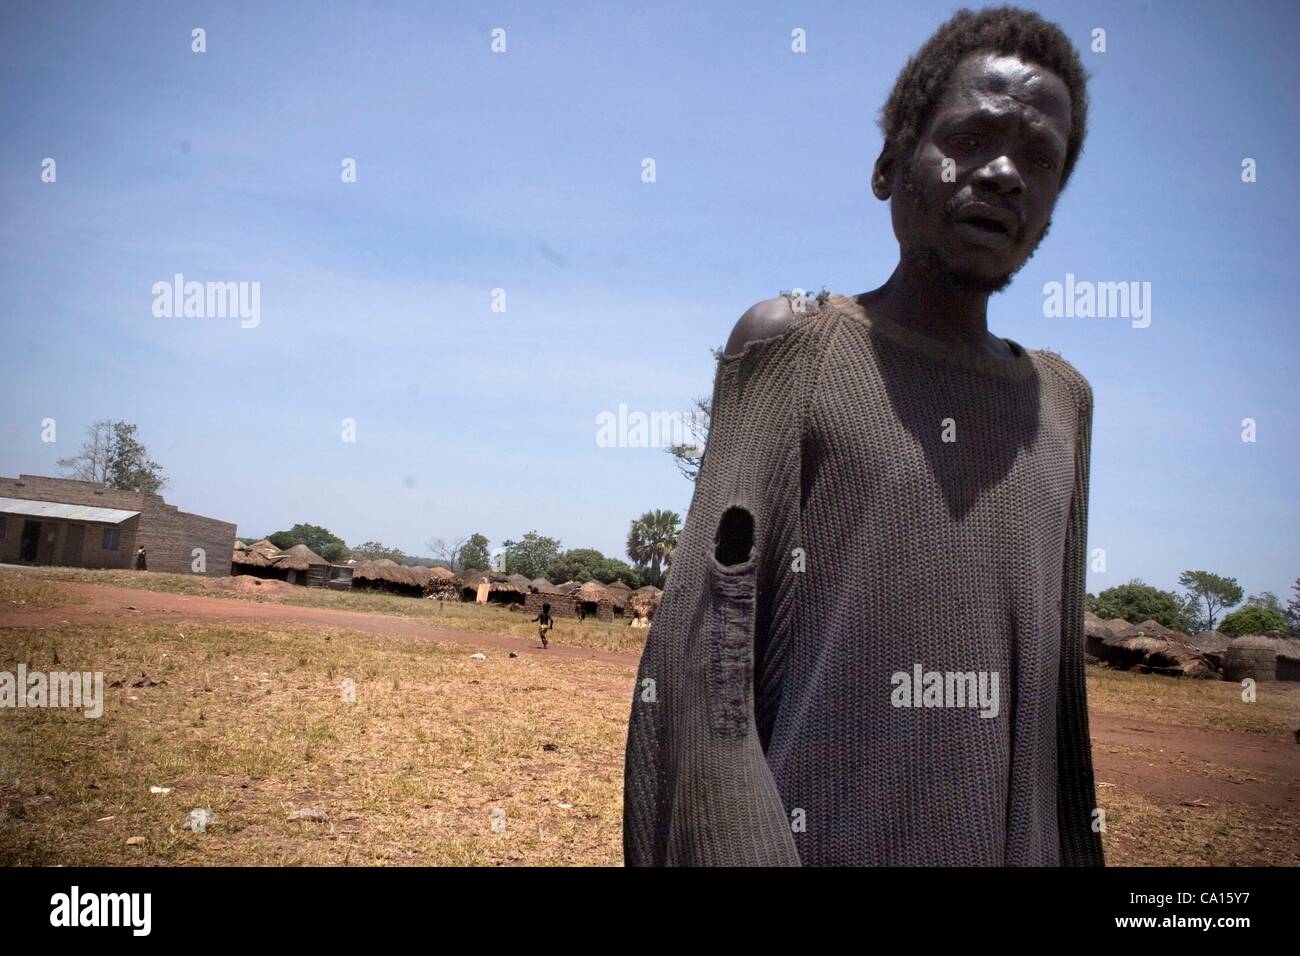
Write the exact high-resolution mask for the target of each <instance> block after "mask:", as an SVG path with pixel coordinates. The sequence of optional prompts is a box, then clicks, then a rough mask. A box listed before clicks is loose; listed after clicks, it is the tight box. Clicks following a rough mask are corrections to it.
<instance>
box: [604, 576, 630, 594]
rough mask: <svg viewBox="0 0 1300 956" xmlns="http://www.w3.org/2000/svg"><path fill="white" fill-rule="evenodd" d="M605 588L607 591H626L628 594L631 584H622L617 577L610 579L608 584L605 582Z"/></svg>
mask: <svg viewBox="0 0 1300 956" xmlns="http://www.w3.org/2000/svg"><path fill="white" fill-rule="evenodd" d="M605 589H606V590H608V591H626V592H627V593H629V594H631V593H632V588H631V586H630V585H627V584H624V583H623V582H622V581H620V580H618V579H615V580H613V581H610V582H609V583H608V584H606V585H605Z"/></svg>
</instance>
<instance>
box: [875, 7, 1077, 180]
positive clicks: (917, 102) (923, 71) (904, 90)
mask: <svg viewBox="0 0 1300 956" xmlns="http://www.w3.org/2000/svg"><path fill="white" fill-rule="evenodd" d="M984 51H988V52H990V53H997V54H998V55H1000V56H1017V57H1020V58H1021V59H1022V60H1025V61H1027V62H1032V63H1036V64H1038V65H1039V66H1042V67H1046V68H1047V69H1049V70H1051V71H1052V72H1053V73H1055V74H1056V75H1057V76H1059V77H1060V78H1061V79H1062V80H1064V81H1065V85H1066V87H1067V88H1068V89H1069V91H1070V135H1069V139H1068V141H1067V143H1066V151H1065V165H1064V167H1063V168H1062V171H1061V185H1062V187H1064V186H1065V184H1066V182H1068V181H1069V179H1070V173H1071V172H1073V171H1074V164H1075V162H1076V161H1077V160H1078V158H1079V153H1080V152H1081V151H1082V150H1083V138H1084V134H1085V133H1086V132H1087V129H1088V74H1087V72H1086V71H1085V70H1084V68H1083V64H1082V63H1080V62H1079V53H1078V51H1077V50H1075V48H1074V44H1073V43H1071V42H1070V39H1069V37H1067V36H1066V35H1065V33H1064V32H1062V30H1061V28H1060V27H1058V26H1057V25H1056V24H1054V23H1050V22H1048V21H1047V20H1044V19H1043V18H1042V17H1040V16H1039V15H1038V14H1036V13H1031V12H1030V11H1028V10H1021V9H1019V8H1017V7H988V8H986V9H984V10H980V11H979V12H978V13H976V12H972V11H970V10H958V11H957V12H956V13H955V14H953V16H952V18H951V19H950V20H948V22H947V23H945V24H944V25H943V26H941V27H939V29H938V30H936V31H935V32H934V35H933V36H931V37H930V39H928V40H926V41H925V45H924V46H922V47H921V49H919V50H917V51H916V53H915V54H914V55H913V56H912V58H911V59H909V60H908V61H907V65H906V66H904V67H903V69H902V71H901V72H899V74H898V79H897V80H895V81H894V89H893V91H892V92H891V93H890V94H889V99H888V100H886V102H885V105H884V107H883V108H882V109H881V110H880V129H881V132H882V133H884V134H885V141H886V142H887V143H892V144H893V145H894V147H895V149H896V150H897V151H898V153H899V155H901V156H906V157H910V156H911V154H912V151H913V150H914V149H915V148H916V144H917V141H918V140H919V139H920V137H921V131H922V130H923V129H925V124H926V123H927V122H928V121H929V119H930V113H931V112H932V111H933V110H934V107H935V104H937V103H938V102H939V99H940V98H941V97H942V96H943V94H944V92H945V91H946V89H947V87H948V79H949V77H950V76H952V73H953V71H954V70H955V69H956V68H957V65H958V64H959V63H961V61H962V60H964V59H965V58H966V57H968V56H970V55H971V54H972V53H981V52H984Z"/></svg>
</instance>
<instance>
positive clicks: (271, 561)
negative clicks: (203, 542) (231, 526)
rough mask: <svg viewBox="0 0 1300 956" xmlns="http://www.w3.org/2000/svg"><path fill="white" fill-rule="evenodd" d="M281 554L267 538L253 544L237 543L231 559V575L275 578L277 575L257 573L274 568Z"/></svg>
mask: <svg viewBox="0 0 1300 956" xmlns="http://www.w3.org/2000/svg"><path fill="white" fill-rule="evenodd" d="M279 553H280V549H279V548H277V547H276V546H275V545H273V544H272V543H271V542H270V541H267V540H266V539H265V538H263V539H262V540H261V541H254V542H253V543H252V544H244V543H243V542H242V541H236V542H235V549H234V552H233V553H232V554H231V558H230V573H231V574H256V575H257V576H258V577H275V575H270V574H257V572H258V570H259V569H266V568H272V567H274V566H275V558H276V555H278V554H279Z"/></svg>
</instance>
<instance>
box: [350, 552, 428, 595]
mask: <svg viewBox="0 0 1300 956" xmlns="http://www.w3.org/2000/svg"><path fill="white" fill-rule="evenodd" d="M352 585H353V587H356V588H363V589H367V590H372V591H387V592H388V593H389V594H404V595H406V596H407V597H423V596H424V583H423V578H422V576H421V575H419V574H417V573H416V569H415V568H411V567H407V566H406V565H404V564H398V563H397V562H396V561H394V560H392V559H391V558H379V559H377V560H374V561H359V562H357V563H356V564H355V565H353V567H352Z"/></svg>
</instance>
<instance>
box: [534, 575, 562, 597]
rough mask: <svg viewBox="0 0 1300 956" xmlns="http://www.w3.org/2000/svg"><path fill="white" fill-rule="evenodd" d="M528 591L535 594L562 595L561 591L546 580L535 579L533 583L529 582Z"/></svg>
mask: <svg viewBox="0 0 1300 956" xmlns="http://www.w3.org/2000/svg"><path fill="white" fill-rule="evenodd" d="M528 590H529V591H531V592H532V593H533V594H559V593H560V589H559V588H557V587H556V586H555V585H554V584H552V583H551V582H550V581H548V580H546V578H533V579H532V580H531V581H529V582H528Z"/></svg>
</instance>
